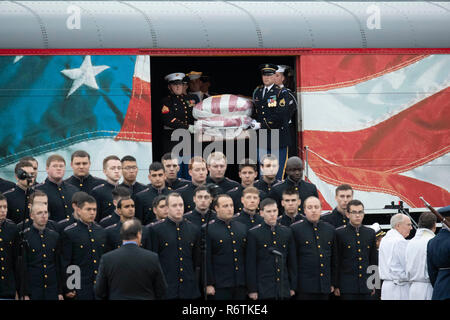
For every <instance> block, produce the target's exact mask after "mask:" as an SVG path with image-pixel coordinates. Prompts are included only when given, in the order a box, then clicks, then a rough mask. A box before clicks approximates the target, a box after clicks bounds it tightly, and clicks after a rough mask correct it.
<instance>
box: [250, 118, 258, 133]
mask: <svg viewBox="0 0 450 320" xmlns="http://www.w3.org/2000/svg"><path fill="white" fill-rule="evenodd" d="M250 128H252V129H254V130H258V129H261V123H259V122H257V121H256V120H255V119H253V120H252V122H251V123H250Z"/></svg>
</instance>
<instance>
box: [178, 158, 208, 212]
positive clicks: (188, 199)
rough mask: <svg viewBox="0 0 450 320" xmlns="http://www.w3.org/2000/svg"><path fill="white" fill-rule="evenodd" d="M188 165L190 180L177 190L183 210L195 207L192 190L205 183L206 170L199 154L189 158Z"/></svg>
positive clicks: (204, 162)
mask: <svg viewBox="0 0 450 320" xmlns="http://www.w3.org/2000/svg"><path fill="white" fill-rule="evenodd" d="M188 167H189V175H190V176H191V179H192V182H189V183H188V184H187V185H185V186H184V187H181V188H179V189H178V190H177V192H178V193H179V194H181V196H182V197H183V202H184V210H185V212H189V211H191V210H192V209H193V208H194V207H195V203H194V200H193V198H194V191H195V189H197V187H198V186H201V185H205V184H206V175H207V172H208V171H207V170H206V161H205V159H203V158H202V157H199V156H195V157H193V158H192V159H191V160H189V165H188Z"/></svg>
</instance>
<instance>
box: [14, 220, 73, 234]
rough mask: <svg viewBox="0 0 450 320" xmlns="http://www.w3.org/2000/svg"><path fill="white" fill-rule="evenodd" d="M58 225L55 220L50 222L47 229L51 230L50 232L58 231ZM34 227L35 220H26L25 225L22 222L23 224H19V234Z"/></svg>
mask: <svg viewBox="0 0 450 320" xmlns="http://www.w3.org/2000/svg"><path fill="white" fill-rule="evenodd" d="M65 220H66V219H64V220H61V221H65ZM58 223H59V222H58ZM58 223H57V222H55V221H53V220H48V221H47V225H46V226H45V227H46V228H49V229H50V230H53V231H58ZM24 224H25V225H24ZM32 225H33V220H31V219H26V220H25V223H24V222H23V221H22V222H21V223H18V224H17V229H18V230H19V232H22V231H23V230H25V229H27V228H30V227H31V226H32Z"/></svg>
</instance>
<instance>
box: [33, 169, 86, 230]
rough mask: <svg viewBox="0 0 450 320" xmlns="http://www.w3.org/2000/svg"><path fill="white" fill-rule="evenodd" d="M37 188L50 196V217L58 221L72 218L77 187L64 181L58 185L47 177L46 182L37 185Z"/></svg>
mask: <svg viewBox="0 0 450 320" xmlns="http://www.w3.org/2000/svg"><path fill="white" fill-rule="evenodd" d="M36 189H37V190H41V191H43V192H45V194H46V195H47V197H48V213H49V218H50V219H52V220H54V221H56V222H58V221H61V220H63V219H65V218H70V216H71V215H72V213H73V208H72V196H73V194H74V193H75V192H77V191H78V190H77V188H75V187H74V186H73V185H71V184H69V183H67V182H64V181H62V182H61V184H59V185H57V184H56V183H53V182H51V181H50V180H49V179H48V178H47V179H45V182H44V183H41V184H39V185H37V186H36Z"/></svg>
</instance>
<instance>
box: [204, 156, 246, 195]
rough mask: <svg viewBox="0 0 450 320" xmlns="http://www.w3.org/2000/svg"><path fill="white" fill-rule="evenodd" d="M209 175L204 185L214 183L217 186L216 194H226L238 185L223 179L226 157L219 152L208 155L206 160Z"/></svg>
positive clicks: (225, 178)
mask: <svg viewBox="0 0 450 320" xmlns="http://www.w3.org/2000/svg"><path fill="white" fill-rule="evenodd" d="M206 165H207V168H208V171H209V175H208V177H207V178H206V183H214V184H216V185H218V186H219V188H220V189H219V190H218V191H217V192H218V194H222V193H227V192H228V191H229V190H231V189H233V188H235V187H238V186H239V183H237V182H236V181H233V180H231V179H230V178H227V177H225V172H226V171H227V157H226V156H225V155H224V154H223V153H222V152H220V151H216V152H213V153H210V154H209V156H208V158H207V159H206Z"/></svg>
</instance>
